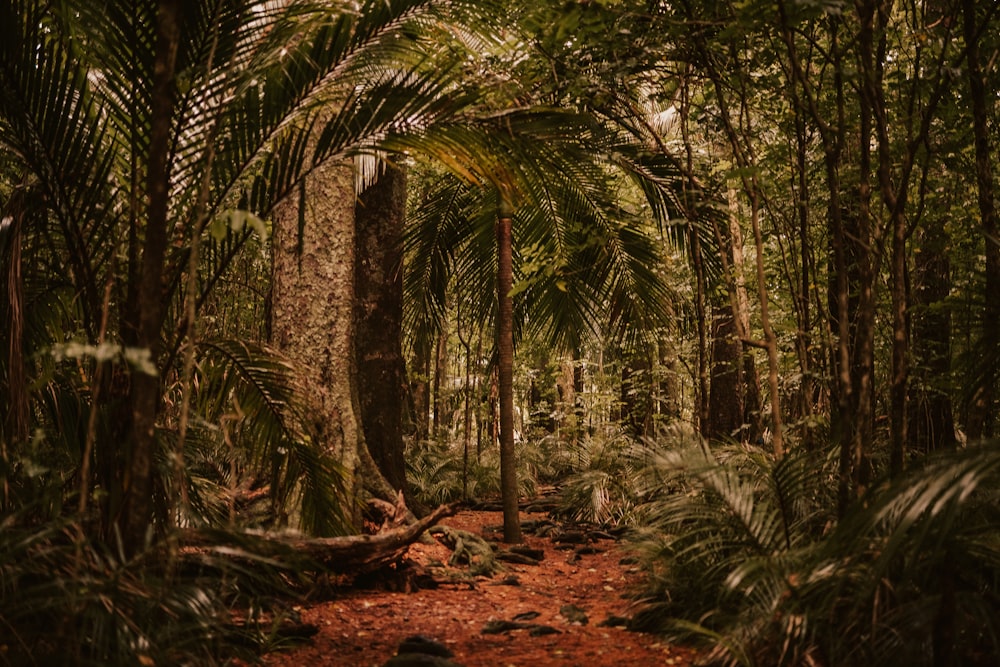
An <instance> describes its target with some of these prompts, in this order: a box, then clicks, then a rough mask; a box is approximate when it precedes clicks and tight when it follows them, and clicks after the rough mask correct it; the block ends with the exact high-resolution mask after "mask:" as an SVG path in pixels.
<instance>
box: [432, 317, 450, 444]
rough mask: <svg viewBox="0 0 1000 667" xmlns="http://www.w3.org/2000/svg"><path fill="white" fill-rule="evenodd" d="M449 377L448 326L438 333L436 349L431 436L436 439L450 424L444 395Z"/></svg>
mask: <svg viewBox="0 0 1000 667" xmlns="http://www.w3.org/2000/svg"><path fill="white" fill-rule="evenodd" d="M447 377H448V328H447V324H445V325H444V326H442V328H441V331H440V332H438V337H437V344H436V345H435V347H434V385H433V394H434V396H433V400H434V409H433V413H434V414H433V421H432V422H431V434H432V436H433V437H434V438H440V437H441V430H442V429H443V428H445V427H446V426H447V424H448V418H447V415H445V400H444V393H445V388H446V387H447V384H448V383H447Z"/></svg>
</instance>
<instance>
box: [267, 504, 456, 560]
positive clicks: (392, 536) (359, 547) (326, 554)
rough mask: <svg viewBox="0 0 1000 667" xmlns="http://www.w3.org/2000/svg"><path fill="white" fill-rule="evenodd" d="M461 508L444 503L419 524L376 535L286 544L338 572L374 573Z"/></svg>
mask: <svg viewBox="0 0 1000 667" xmlns="http://www.w3.org/2000/svg"><path fill="white" fill-rule="evenodd" d="M457 511H458V508H457V506H455V505H441V506H440V507H438V508H437V509H436V510H434V511H433V512H431V513H430V514H428V515H427V516H425V517H424V518H423V519H420V520H419V521H417V522H416V523H413V524H410V525H407V526H402V527H399V528H393V529H391V530H386V531H384V532H379V533H376V534H375V535H346V536H344V537H314V538H304V539H298V540H286V541H285V544H287V545H288V546H290V547H291V548H293V549H295V550H296V551H298V552H300V553H303V554H305V555H307V556H309V557H310V558H311V559H312V560H314V561H316V562H318V563H320V564H321V565H323V566H324V567H325V568H326V569H327V570H328V571H330V572H333V573H336V574H361V573H364V572H372V571H374V570H378V569H380V568H382V567H385V566H386V565H389V564H391V563H395V562H398V561H399V560H400V559H401V558H402V557H403V556H404V555H406V551H407V549H409V548H410V545H411V544H413V543H414V542H416V541H417V540H418V539H420V536H421V535H422V534H423V533H424V531H425V530H427V529H428V528H430V527H431V526H433V525H435V524H436V523H437V522H438V521H440V520H441V519H443V518H444V517H446V516H452V515H453V514H455V512H457Z"/></svg>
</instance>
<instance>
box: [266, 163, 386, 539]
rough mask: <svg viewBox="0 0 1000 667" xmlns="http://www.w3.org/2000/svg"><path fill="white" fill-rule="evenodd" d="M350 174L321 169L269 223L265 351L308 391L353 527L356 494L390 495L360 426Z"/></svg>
mask: <svg viewBox="0 0 1000 667" xmlns="http://www.w3.org/2000/svg"><path fill="white" fill-rule="evenodd" d="M354 202H355V193H354V169H353V167H352V166H351V165H349V164H343V163H328V164H325V165H322V166H321V167H319V168H318V169H316V170H315V171H314V172H313V173H312V174H310V175H309V176H308V177H307V179H306V181H305V183H304V184H303V185H302V186H301V188H300V190H299V196H298V198H297V200H295V201H285V202H283V203H282V204H281V205H280V206H278V207H276V209H275V211H274V219H273V239H272V243H271V246H272V252H273V269H272V271H273V279H272V285H271V289H272V294H271V336H272V343H273V344H274V345H275V346H276V347H277V348H278V349H280V350H281V351H282V352H283V353H284V354H285V355H286V356H288V358H289V359H291V360H292V361H293V362H294V363H295V364H296V365H297V366H298V367H299V371H300V373H301V375H302V378H303V380H304V383H305V385H306V387H307V394H308V396H307V397H306V398H307V400H309V401H310V403H311V405H310V411H309V414H308V417H307V418H308V423H307V424H306V428H307V430H308V432H309V435H310V437H311V439H312V441H313V442H314V443H316V444H317V445H318V446H320V447H323V448H324V449H325V450H326V451H327V452H328V453H330V454H331V455H332V456H333V457H334V458H335V459H336V460H337V461H339V463H340V465H341V467H342V469H343V472H344V488H343V492H344V504H345V510H346V511H345V514H346V515H347V516H349V517H352V518H353V520H354V522H355V524H356V525H357V526H360V513H361V506H362V503H361V500H362V498H361V493H362V486H363V485H364V486H367V487H368V488H369V489H371V490H373V491H375V492H376V494H377V495H378V496H379V497H383V498H386V499H390V498H393V497H394V495H395V492H394V491H393V489H392V488H391V486H390V485H389V484H388V483H387V482H386V481H385V479H384V478H383V477H382V475H381V474H380V473H379V471H378V468H377V467H376V465H375V463H374V461H372V459H371V456H370V454H369V453H368V449H367V446H366V444H365V438H364V432H363V429H362V427H361V424H360V423H359V419H358V415H359V414H360V406H359V402H358V394H357V389H356V387H357V384H356V383H357V371H356V364H355V348H354V243H355V236H354Z"/></svg>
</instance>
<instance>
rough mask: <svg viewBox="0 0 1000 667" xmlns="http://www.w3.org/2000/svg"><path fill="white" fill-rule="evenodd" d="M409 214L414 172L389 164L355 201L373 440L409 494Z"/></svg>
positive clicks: (364, 373) (360, 344)
mask: <svg viewBox="0 0 1000 667" xmlns="http://www.w3.org/2000/svg"><path fill="white" fill-rule="evenodd" d="M405 214H406V172H405V171H403V169H402V168H396V167H393V166H387V167H386V168H385V171H383V172H382V174H381V175H380V176H379V177H378V179H377V180H376V181H375V182H374V183H372V184H371V185H370V186H369V187H368V188H367V189H366V190H365V191H364V192H363V193H361V196H360V199H359V201H358V203H357V205H356V206H355V224H354V227H355V233H356V235H357V243H356V248H357V254H356V256H355V264H354V279H355V303H354V314H355V325H356V336H355V348H356V353H357V368H358V399H359V404H360V407H361V413H360V415H361V424H362V427H363V429H364V435H365V442H366V443H367V444H368V450H369V451H370V452H371V455H372V458H373V459H375V463H376V465H377V466H378V469H379V470H380V471H381V473H382V475H383V476H384V477H385V479H386V481H388V482H389V484H390V485H391V486H392V487H393V488H394V489H397V490H403V492H404V494H406V493H407V489H406V465H405V461H404V458H403V403H404V400H405V396H406V366H405V362H404V360H403V349H402V336H403V280H402V276H403V273H402V266H403V256H402V245H401V236H402V231H403V220H404V216H405ZM407 499H408V500H411V501H412V499H410V498H407ZM410 504H411V506H412V502H411V503H410Z"/></svg>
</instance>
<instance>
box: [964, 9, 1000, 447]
mask: <svg viewBox="0 0 1000 667" xmlns="http://www.w3.org/2000/svg"><path fill="white" fill-rule="evenodd" d="M962 26H963V33H964V35H965V42H966V59H967V62H968V67H966V71H967V72H968V75H969V92H970V97H971V100H972V132H973V137H974V139H975V147H976V185H977V186H978V201H979V216H980V219H981V225H982V230H983V239H984V242H985V252H986V271H985V285H984V287H985V291H984V294H985V300H986V303H985V309H984V311H983V325H982V336H981V341H980V345H981V347H980V350H981V354H980V355H977V356H980V357H981V356H982V355H983V354H985V355H990V356H991V357H992V358H994V359H996V358H997V356H998V355H1000V326H998V325H997V323H998V322H1000V221H998V215H997V210H996V204H995V202H996V194H995V192H994V183H993V165H992V161H991V159H990V135H989V110H988V106H987V93H986V84H985V77H984V74H983V69H982V62H981V58H980V54H979V35H981V34H982V32H983V30H980V28H979V26H977V19H976V2H975V0H962ZM998 365H1000V362H997V361H994V362H993V364H991V365H988V367H987V368H986V369H984V372H982V373H981V374H979V375H980V376H979V377H978V378H977V379H976V385H977V386H976V387H975V388H974V390H973V392H972V400H971V404H970V405H969V408H968V418H967V419H966V424H965V428H966V431H967V434H968V436H969V439H970V440H979V439H980V438H985V437H990V436H992V435H994V434H995V433H996V431H995V429H996V427H997V418H996V412H997V410H996V405H995V404H996V380H997V377H998V376H1000V368H997V366H998Z"/></svg>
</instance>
